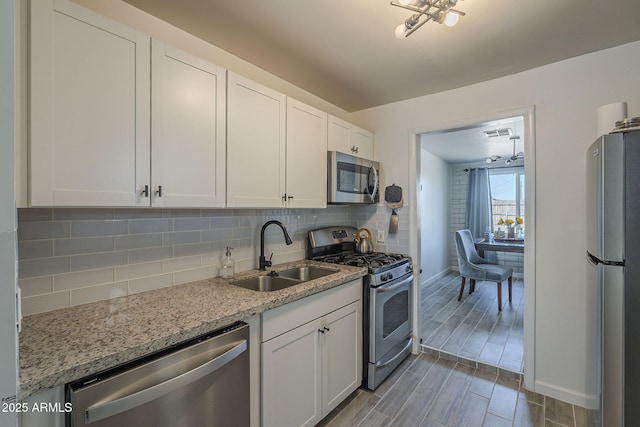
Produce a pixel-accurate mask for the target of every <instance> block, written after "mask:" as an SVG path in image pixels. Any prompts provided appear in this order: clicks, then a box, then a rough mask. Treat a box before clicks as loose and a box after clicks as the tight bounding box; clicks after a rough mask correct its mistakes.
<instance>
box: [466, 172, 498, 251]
mask: <svg viewBox="0 0 640 427" xmlns="http://www.w3.org/2000/svg"><path fill="white" fill-rule="evenodd" d="M465 226H466V228H468V229H469V230H470V231H471V235H472V236H473V238H474V239H476V238H482V237H484V233H485V232H486V231H488V230H489V231H490V230H491V186H490V184H489V169H487V168H480V169H470V170H469V186H468V188H467V216H466V221H465ZM484 258H485V259H486V260H487V261H492V262H495V261H496V260H497V256H496V253H495V252H489V251H487V252H485V253H484Z"/></svg>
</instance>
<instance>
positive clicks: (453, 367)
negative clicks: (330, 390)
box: [319, 353, 596, 427]
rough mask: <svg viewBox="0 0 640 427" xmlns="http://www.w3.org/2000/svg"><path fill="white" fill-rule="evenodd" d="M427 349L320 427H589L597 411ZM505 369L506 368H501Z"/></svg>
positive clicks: (357, 394)
mask: <svg viewBox="0 0 640 427" xmlns="http://www.w3.org/2000/svg"><path fill="white" fill-rule="evenodd" d="M498 371H499V370H498V369H496V370H493V371H491V370H483V369H476V368H471V367H469V366H468V365H464V364H461V363H457V362H455V361H452V360H450V359H443V358H438V357H437V356H435V355H432V354H427V353H422V354H420V355H419V356H414V355H411V356H410V357H409V358H408V359H406V360H405V361H404V362H403V363H402V364H401V365H400V366H399V367H398V369H396V370H395V371H394V372H393V373H392V374H391V375H390V376H389V378H387V379H386V380H385V381H384V382H383V383H382V384H381V385H380V387H378V389H376V391H375V392H371V391H368V390H365V389H362V388H361V389H358V390H356V391H355V392H354V393H353V394H352V395H351V396H350V397H349V398H347V399H346V400H345V401H344V402H343V403H342V404H341V405H340V406H338V408H336V409H335V410H334V411H332V412H331V413H330V414H329V415H328V416H327V417H326V418H325V419H324V420H323V421H321V422H320V424H319V425H320V426H323V427H354V426H360V427H370V426H391V427H400V426H421V427H454V426H455V427H457V426H460V427H473V426H496V427H500V426H518V427H521V426H522V427H538V426H541V427H559V426H572V427H583V426H585V427H588V426H595V425H596V424H595V423H594V422H593V420H592V418H590V417H593V416H594V415H595V414H594V413H593V411H587V410H585V409H583V408H580V407H577V406H574V405H570V404H568V403H564V402H561V401H558V400H555V399H551V398H548V397H545V396H542V395H540V394H537V393H532V392H529V391H527V390H525V389H524V388H523V387H522V385H521V384H520V382H519V381H518V380H516V379H514V377H517V376H516V375H513V374H509V373H507V374H505V375H498V374H497V372H498ZM502 372H504V371H502Z"/></svg>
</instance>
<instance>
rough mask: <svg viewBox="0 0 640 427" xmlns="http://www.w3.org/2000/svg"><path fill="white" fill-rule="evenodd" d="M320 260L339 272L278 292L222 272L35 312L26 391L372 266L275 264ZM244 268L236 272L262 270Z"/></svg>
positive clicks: (27, 347)
mask: <svg viewBox="0 0 640 427" xmlns="http://www.w3.org/2000/svg"><path fill="white" fill-rule="evenodd" d="M303 265H317V266H322V267H326V268H332V269H335V270H337V272H336V273H334V274H331V275H328V276H325V277H322V278H319V279H315V280H311V281H308V282H304V283H301V284H298V285H295V286H292V287H289V288H287V289H283V290H279V291H274V292H256V291H251V290H248V289H244V288H240V287H237V286H233V285H230V284H229V281H228V280H227V279H222V278H220V277H216V278H212V279H207V280H200V281H196V282H190V283H185V284H182V285H175V286H171V287H167V288H162V289H158V290H154V291H148V292H143V293H140V294H135V295H130V296H126V297H120V298H114V299H110V300H106V301H99V302H95V303H91V304H84V305H80V306H76V307H71V308H66V309H61V310H55V311H50V312H46V313H41V314H34V315H31V316H27V317H25V318H24V319H23V323H22V332H21V333H20V337H19V339H20V390H19V398H20V399H24V398H26V397H28V396H30V395H32V394H35V393H37V392H38V391H41V390H44V389H47V388H51V387H55V386H58V385H61V384H65V383H68V382H71V381H75V380H77V379H80V378H83V377H85V376H88V375H92V374H95V373H97V372H100V371H103V370H105V369H109V368H112V367H114V366H117V365H119V364H122V363H125V362H128V361H131V360H133V359H136V358H138V357H140V356H144V355H146V354H149V353H152V352H154V351H157V350H161V349H163V348H165V347H167V346H170V345H173V344H176V343H179V342H182V341H185V340H188V339H191V338H193V337H196V336H198V335H202V334H205V333H207V332H210V331H213V330H216V329H219V328H221V327H224V326H226V325H229V324H231V323H233V322H236V321H238V320H242V319H247V318H249V317H250V316H252V315H254V314H257V313H262V312H264V311H267V310H270V309H273V308H276V307H279V306H281V305H284V304H287V303H290V302H293V301H296V300H299V299H301V298H304V297H307V296H309V295H313V294H315V293H318V292H321V291H324V290H326V289H330V288H332V287H335V286H338V285H341V284H344V283H347V282H350V281H352V280H355V279H357V278H359V277H362V276H364V275H365V274H366V268H360V267H350V266H344V265H337V264H324V263H320V262H316V261H309V260H301V261H296V262H290V263H286V264H281V265H277V266H274V267H273V268H271V269H272V270H276V271H280V270H285V269H288V268H293V267H298V266H303ZM258 274H259V272H258V271H257V270H251V271H246V272H242V273H238V274H236V275H235V276H234V280H236V279H238V278H245V277H250V276H256V275H258Z"/></svg>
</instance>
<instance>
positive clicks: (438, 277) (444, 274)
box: [421, 267, 452, 286]
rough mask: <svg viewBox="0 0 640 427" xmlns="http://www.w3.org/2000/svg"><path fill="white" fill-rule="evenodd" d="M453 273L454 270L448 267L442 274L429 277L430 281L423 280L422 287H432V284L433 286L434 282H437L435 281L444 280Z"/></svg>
mask: <svg viewBox="0 0 640 427" xmlns="http://www.w3.org/2000/svg"><path fill="white" fill-rule="evenodd" d="M451 271H452V270H451V267H447V268H446V269H444V270H442V271H441V272H440V273H438V274H435V275H433V276H431V277H429V278H428V279H426V280H423V281H422V284H421V286H427V285H430V284H432V283H433V282H435V281H437V280H440V279H442V278H443V277H444V276H446V275H447V274H449V273H450V272H451Z"/></svg>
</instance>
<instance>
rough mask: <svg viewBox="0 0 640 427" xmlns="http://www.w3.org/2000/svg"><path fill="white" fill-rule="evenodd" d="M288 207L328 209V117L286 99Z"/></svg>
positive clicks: (293, 100) (311, 108) (314, 109)
mask: <svg viewBox="0 0 640 427" xmlns="http://www.w3.org/2000/svg"><path fill="white" fill-rule="evenodd" d="M286 176H287V184H286V193H287V207H290V208H326V207H327V113H325V112H323V111H320V110H318V109H316V108H313V107H310V106H308V105H306V104H303V103H302V102H299V101H296V100H295V99H292V98H287V175H286Z"/></svg>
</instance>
